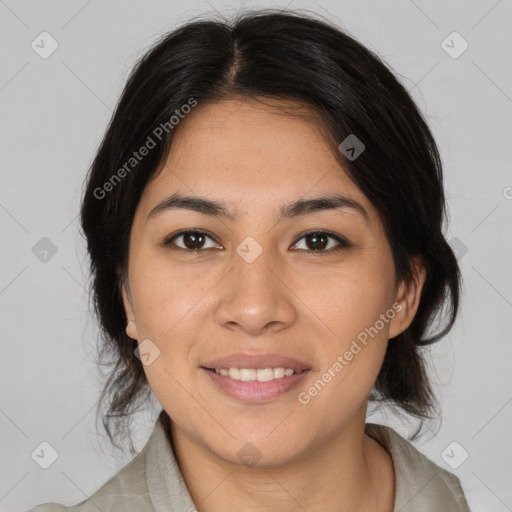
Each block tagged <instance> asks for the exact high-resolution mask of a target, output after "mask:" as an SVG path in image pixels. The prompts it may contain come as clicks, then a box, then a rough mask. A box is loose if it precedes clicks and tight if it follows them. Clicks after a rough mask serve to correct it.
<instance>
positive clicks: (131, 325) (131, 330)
mask: <svg viewBox="0 0 512 512" xmlns="http://www.w3.org/2000/svg"><path fill="white" fill-rule="evenodd" d="M126 281H127V280H126ZM119 286H120V287H121V295H122V297H123V305H124V311H125V313H126V318H127V319H128V320H127V324H126V334H127V335H128V336H129V337H130V338H132V339H134V340H136V339H138V336H137V326H136V324H135V314H134V312H133V303H132V295H131V290H130V284H129V283H127V282H126V283H125V280H124V279H120V280H119Z"/></svg>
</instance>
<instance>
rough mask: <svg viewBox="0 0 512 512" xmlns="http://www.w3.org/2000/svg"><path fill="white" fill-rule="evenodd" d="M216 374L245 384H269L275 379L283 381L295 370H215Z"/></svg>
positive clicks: (280, 368)
mask: <svg viewBox="0 0 512 512" xmlns="http://www.w3.org/2000/svg"><path fill="white" fill-rule="evenodd" d="M214 371H215V373H218V374H220V375H224V376H225V377H230V378H231V379H235V380H242V381H244V382H249V381H254V380H257V381H258V382H268V381H270V380H274V379H281V378H283V377H284V376H285V375H286V376H289V375H293V374H294V373H296V372H295V370H293V369H292V368H282V367H278V368H258V369H255V368H215V369H214Z"/></svg>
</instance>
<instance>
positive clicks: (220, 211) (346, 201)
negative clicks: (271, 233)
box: [146, 193, 369, 222]
mask: <svg viewBox="0 0 512 512" xmlns="http://www.w3.org/2000/svg"><path fill="white" fill-rule="evenodd" d="M175 209H184V210H191V211H195V212H198V213H202V214H203V215H208V216H211V217H219V218H224V219H226V220H230V221H235V220H236V219H238V215H236V214H235V213H234V212H233V211H232V210H231V209H230V208H229V206H227V205H225V204H223V203H220V202H218V201H215V200H212V199H208V198H206V197H199V196H183V195H181V194H179V193H174V194H172V195H170V196H168V197H166V198H165V199H164V200H163V201H161V202H160V203H158V204H157V205H156V206H155V207H154V208H153V209H152V210H151V211H150V212H149V214H148V216H147V218H146V221H147V220H149V219H150V218H153V217H156V216H158V215H160V214H162V213H163V212H166V211H169V210H175ZM335 209H351V210H354V211H355V212H358V213H359V214H360V215H361V216H362V217H363V218H364V220H365V221H366V222H368V221H369V215H368V212H367V211H366V210H365V208H364V207H363V205H362V204H360V203H358V202H357V201H354V200H353V199H350V198H348V197H346V196H343V195H341V194H330V195H326V196H322V197H315V198H312V199H298V200H297V201H294V202H293V203H290V204H287V205H282V206H281V207H280V208H279V210H278V211H279V214H278V216H277V219H276V222H279V221H281V220H284V219H291V218H293V217H299V216H302V215H307V214H311V213H315V212H319V211H323V210H335Z"/></svg>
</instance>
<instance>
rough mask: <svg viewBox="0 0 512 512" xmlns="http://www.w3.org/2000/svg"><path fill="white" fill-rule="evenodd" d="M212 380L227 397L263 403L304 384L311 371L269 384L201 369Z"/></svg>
mask: <svg viewBox="0 0 512 512" xmlns="http://www.w3.org/2000/svg"><path fill="white" fill-rule="evenodd" d="M201 370H202V371H203V372H205V373H206V374H207V375H208V377H209V378H210V379H212V381H213V382H214V383H215V384H216V385H217V386H218V387H219V389H220V390H221V391H223V392H224V393H225V394H226V395H228V396H230V397H233V398H236V399H238V400H241V401H242V402H248V403H262V402H268V401H270V400H273V399H275V398H277V397H279V396H281V395H284V394H285V393H288V392H289V391H291V390H292V389H293V388H295V387H296V386H298V385H299V384H300V382H302V381H303V380H304V379H305V378H306V375H308V374H309V373H311V370H305V371H303V372H301V373H294V374H293V375H285V376H284V377H281V378H280V379H274V380H270V381H267V382H259V381H257V380H253V381H243V380H236V379H232V378H230V377H227V376H225V375H220V374H219V373H215V372H212V371H210V370H207V369H206V368H201Z"/></svg>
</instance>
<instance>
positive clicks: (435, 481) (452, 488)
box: [365, 423, 470, 512]
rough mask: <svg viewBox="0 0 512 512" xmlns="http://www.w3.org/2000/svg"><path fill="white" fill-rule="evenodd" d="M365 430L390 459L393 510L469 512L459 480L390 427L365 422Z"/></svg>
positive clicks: (402, 511) (409, 511)
mask: <svg viewBox="0 0 512 512" xmlns="http://www.w3.org/2000/svg"><path fill="white" fill-rule="evenodd" d="M365 432H366V434H368V435H369V436H370V437H372V438H373V439H375V440H376V441H377V442H379V443H380V444H381V445H382V446H383V447H384V448H385V449H386V450H387V451H388V452H389V453H390V454H391V458H392V459H393V466H394V470H395V510H400V511H401V512H412V511H415V512H423V511H425V512H426V511H430V510H434V509H435V510H449V511H450V512H470V510H469V506H468V503H467V501H466V498H465V496H464V491H463V490H462V486H461V484H460V480H459V479H458V478H457V477H456V476H455V475H454V474H453V473H450V472H449V471H447V470H445V469H443V468H442V467H440V466H438V465H437V464H436V463H434V462H433V461H432V460H430V459H429V458H428V457H426V456H425V455H423V453H421V452H420V451H419V450H418V449H417V448H416V447H415V446H414V445H413V444H412V443H411V442H410V441H408V440H407V439H405V438H404V437H402V436H401V435H400V434H399V433H398V432H396V431H395V430H393V429H392V428H391V427H387V426H384V425H378V424H376V423H367V424H366V425H365Z"/></svg>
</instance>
